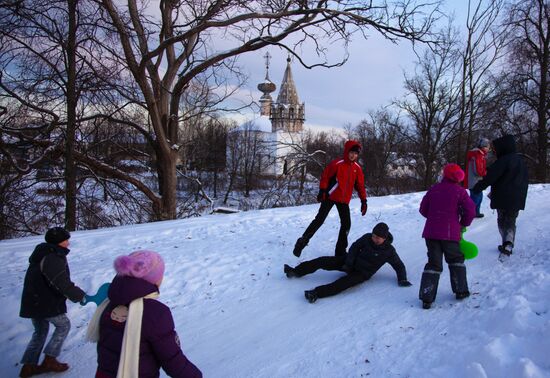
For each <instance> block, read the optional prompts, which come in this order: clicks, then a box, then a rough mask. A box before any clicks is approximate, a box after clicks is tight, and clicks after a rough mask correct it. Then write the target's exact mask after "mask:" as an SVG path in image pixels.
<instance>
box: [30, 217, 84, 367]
mask: <svg viewBox="0 0 550 378" xmlns="http://www.w3.org/2000/svg"><path fill="white" fill-rule="evenodd" d="M70 237H71V235H70V234H69V232H68V231H67V230H65V229H64V228H62V227H54V228H51V229H49V230H48V231H47V232H46V235H45V239H46V243H41V244H39V245H37V246H36V248H35V249H34V251H33V253H32V255H31V257H30V258H29V267H28V269H27V273H26V274H25V282H24V284H23V294H22V296H21V311H20V313H19V316H21V317H22V318H30V319H31V321H32V324H33V326H34V333H33V335H32V338H31V340H30V341H29V344H28V345H27V349H26V350H25V353H24V354H23V358H22V359H21V363H22V364H23V367H22V368H21V372H20V374H19V376H20V377H31V376H33V375H37V374H42V373H47V372H62V371H65V370H67V369H68V368H69V365H68V364H65V363H61V362H59V361H57V357H58V356H59V354H60V353H61V347H62V346H63V343H64V342H65V339H66V338H67V335H68V333H69V330H70V329H71V323H70V321H69V318H68V317H67V315H66V313H67V305H66V300H67V298H69V299H70V300H71V301H72V302H75V303H76V302H80V301H81V300H82V299H83V298H84V296H85V293H84V291H82V289H80V288H79V287H78V286H76V285H75V284H74V283H73V282H72V281H71V274H70V271H69V265H68V262H67V255H68V254H69V249H68V248H69V238H70ZM50 323H51V324H53V325H54V326H55V331H54V333H53V335H52V337H51V339H50V341H49V342H48V344H47V345H46V348H45V349H44V354H45V356H44V361H43V362H42V364H41V365H38V360H39V358H40V354H41V353H42V348H43V347H44V344H45V343H46V338H47V337H48V331H49V326H50Z"/></svg>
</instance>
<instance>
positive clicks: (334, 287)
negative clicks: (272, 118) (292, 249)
mask: <svg viewBox="0 0 550 378" xmlns="http://www.w3.org/2000/svg"><path fill="white" fill-rule="evenodd" d="M345 261H346V257H345V256H323V257H318V258H316V259H313V260H310V261H304V262H303V263H301V264H299V265H298V266H296V267H295V268H294V271H295V272H296V274H297V275H298V276H300V277H301V276H305V275H306V274H310V273H313V272H315V271H316V270H318V269H323V270H339V271H342V267H343V266H344V262H345ZM366 280H367V278H366V277H365V276H364V275H363V274H361V273H360V272H351V273H347V274H346V275H345V276H343V277H340V278H338V279H337V280H336V281H334V282H331V283H329V284H327V285H322V286H317V287H316V288H315V289H314V290H315V292H316V293H317V296H318V297H319V298H324V297H330V296H331V295H336V294H338V293H341V292H342V291H344V290H346V289H349V288H350V287H352V286H355V285H359V284H360V283H362V282H365V281H366Z"/></svg>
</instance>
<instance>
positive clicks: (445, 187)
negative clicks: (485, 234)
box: [420, 178, 476, 241]
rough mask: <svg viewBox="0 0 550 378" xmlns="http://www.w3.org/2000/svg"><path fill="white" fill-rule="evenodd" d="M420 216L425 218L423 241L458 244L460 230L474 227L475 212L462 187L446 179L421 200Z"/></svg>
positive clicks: (433, 187) (473, 205) (472, 203)
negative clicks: (444, 241)
mask: <svg viewBox="0 0 550 378" xmlns="http://www.w3.org/2000/svg"><path fill="white" fill-rule="evenodd" d="M420 214H422V215H423V216H424V217H425V218H426V225H425V226H424V232H422V237H423V238H425V239H435V240H452V241H459V240H460V230H461V228H462V227H468V226H469V225H470V224H471V223H472V221H473V219H474V217H475V214H476V209H475V204H474V202H473V201H472V199H471V198H470V196H469V195H468V193H467V192H466V190H465V189H464V188H463V187H461V186H460V185H459V184H457V183H455V182H453V181H450V180H448V179H446V178H444V179H443V181H441V182H440V183H438V184H435V185H434V186H432V187H431V188H430V190H428V192H427V193H426V195H425V196H424V198H422V202H421V203H420Z"/></svg>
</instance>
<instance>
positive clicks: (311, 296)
mask: <svg viewBox="0 0 550 378" xmlns="http://www.w3.org/2000/svg"><path fill="white" fill-rule="evenodd" d="M304 296H305V297H306V299H307V301H308V302H309V303H315V301H316V300H317V298H318V297H317V292H316V291H315V290H306V291H304Z"/></svg>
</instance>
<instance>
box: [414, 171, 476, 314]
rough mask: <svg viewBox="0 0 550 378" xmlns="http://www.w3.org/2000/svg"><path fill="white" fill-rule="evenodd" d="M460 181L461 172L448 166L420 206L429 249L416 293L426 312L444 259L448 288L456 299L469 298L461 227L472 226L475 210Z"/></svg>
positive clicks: (432, 298)
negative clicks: (424, 221) (447, 269)
mask: <svg viewBox="0 0 550 378" xmlns="http://www.w3.org/2000/svg"><path fill="white" fill-rule="evenodd" d="M462 180H464V171H463V170H462V169H461V168H460V167H459V166H458V165H456V164H447V165H446V166H445V168H444V169H443V179H442V180H441V182H440V183H438V184H435V185H434V186H432V187H431V188H430V190H428V192H427V193H426V195H425V196H424V198H422V202H421V203H420V214H422V215H423V216H424V217H425V218H426V224H425V226H424V231H423V232H422V237H423V238H424V239H426V246H427V247H428V263H427V264H426V265H425V266H424V272H423V273H422V281H421V283H420V292H419V297H420V300H421V301H422V304H423V308H425V309H429V308H430V307H431V304H432V302H433V301H434V300H435V297H436V295H437V286H438V284H439V276H440V275H441V272H442V271H443V256H445V261H446V262H447V264H448V265H449V274H450V276H451V288H452V290H453V293H455V295H456V299H464V298H466V297H468V296H469V295H470V292H469V291H468V281H467V280H466V266H465V265H464V255H463V254H462V252H460V248H459V241H460V231H461V229H462V227H467V226H469V225H470V224H471V223H472V220H473V219H474V217H475V215H476V210H475V204H474V202H473V201H472V199H471V198H470V196H469V195H468V193H467V192H466V190H465V189H464V188H462V187H461V186H460V185H459V183H460V182H461V181H462Z"/></svg>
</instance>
